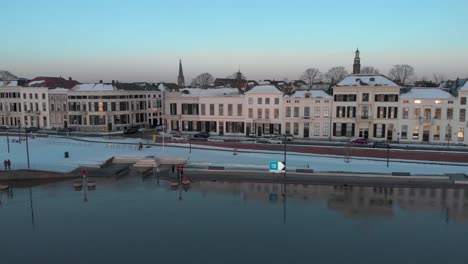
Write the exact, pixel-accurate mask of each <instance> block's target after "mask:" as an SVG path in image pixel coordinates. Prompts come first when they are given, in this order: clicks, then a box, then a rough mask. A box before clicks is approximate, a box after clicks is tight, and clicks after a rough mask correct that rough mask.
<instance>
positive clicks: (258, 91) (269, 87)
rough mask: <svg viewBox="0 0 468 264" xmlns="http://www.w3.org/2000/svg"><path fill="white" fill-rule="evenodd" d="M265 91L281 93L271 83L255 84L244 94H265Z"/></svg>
mask: <svg viewBox="0 0 468 264" xmlns="http://www.w3.org/2000/svg"><path fill="white" fill-rule="evenodd" d="M266 93H277V94H281V93H282V92H281V91H280V90H278V88H276V87H275V86H273V85H257V86H255V87H254V88H252V89H250V90H249V91H248V92H246V94H266Z"/></svg>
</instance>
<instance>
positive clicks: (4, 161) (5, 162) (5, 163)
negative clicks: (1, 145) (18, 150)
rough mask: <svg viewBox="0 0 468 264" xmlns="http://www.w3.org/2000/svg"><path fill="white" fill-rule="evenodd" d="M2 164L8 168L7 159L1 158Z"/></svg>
mask: <svg viewBox="0 0 468 264" xmlns="http://www.w3.org/2000/svg"><path fill="white" fill-rule="evenodd" d="M3 166H5V170H7V169H8V161H7V160H3Z"/></svg>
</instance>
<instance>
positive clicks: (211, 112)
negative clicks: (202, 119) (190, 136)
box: [210, 104, 215, 115]
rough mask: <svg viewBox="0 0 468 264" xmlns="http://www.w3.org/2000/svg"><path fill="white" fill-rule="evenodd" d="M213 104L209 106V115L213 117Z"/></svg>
mask: <svg viewBox="0 0 468 264" xmlns="http://www.w3.org/2000/svg"><path fill="white" fill-rule="evenodd" d="M214 108H215V106H214V104H210V115H214Z"/></svg>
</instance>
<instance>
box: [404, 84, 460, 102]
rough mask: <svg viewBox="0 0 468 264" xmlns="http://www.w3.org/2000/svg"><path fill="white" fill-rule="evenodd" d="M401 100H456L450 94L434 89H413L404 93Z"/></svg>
mask: <svg viewBox="0 0 468 264" xmlns="http://www.w3.org/2000/svg"><path fill="white" fill-rule="evenodd" d="M401 98H411V99H452V98H455V97H454V96H453V95H452V94H450V93H449V92H446V91H444V90H442V89H440V88H432V87H417V88H416V87H413V88H411V89H410V90H409V91H408V92H406V93H403V94H402V95H401Z"/></svg>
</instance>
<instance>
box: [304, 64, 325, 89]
mask: <svg viewBox="0 0 468 264" xmlns="http://www.w3.org/2000/svg"><path fill="white" fill-rule="evenodd" d="M320 79H321V75H320V71H319V69H317V68H309V69H307V70H305V71H304V73H302V75H301V80H303V81H304V82H306V83H307V85H308V86H309V90H310V89H312V85H314V81H318V80H320Z"/></svg>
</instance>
